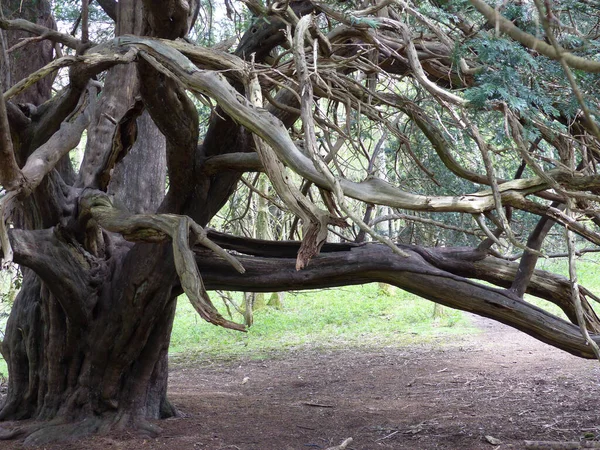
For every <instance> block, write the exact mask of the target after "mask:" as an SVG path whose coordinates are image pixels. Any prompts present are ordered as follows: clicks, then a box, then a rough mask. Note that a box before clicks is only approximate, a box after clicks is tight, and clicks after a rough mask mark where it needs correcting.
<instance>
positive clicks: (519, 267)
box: [0, 0, 600, 443]
mask: <svg viewBox="0 0 600 450" xmlns="http://www.w3.org/2000/svg"><path fill="white" fill-rule="evenodd" d="M496 3H497V4H496ZM51 6H52V7H53V9H51ZM52 12H54V16H53V15H52ZM599 13H600V3H598V2H597V1H593V0H588V1H573V0H546V1H543V2H542V1H541V0H523V1H509V2H492V3H488V2H486V1H484V0H468V1H467V0H448V1H443V0H428V1H411V0H380V1H376V0H373V1H365V2H356V1H354V0H348V1H340V2H333V1H323V2H317V1H309V0H290V1H283V2H267V3H263V2H260V1H258V0H245V1H244V2H242V3H234V2H231V1H230V0H226V1H225V3H224V4H217V3H213V2H210V1H208V2H200V1H199V0H186V1H181V0H179V1H175V0H169V1H164V2H156V1H151V0H143V1H142V0H121V1H118V2H116V1H114V0H98V1H97V2H93V1H89V2H88V1H87V0H84V1H83V2H72V1H62V2H58V1H57V2H54V4H52V5H51V4H50V3H49V2H48V1H46V0H40V1H36V2H29V3H28V4H26V5H25V6H24V5H23V2H19V1H16V0H11V1H8V2H3V5H2V17H1V18H0V29H1V30H2V34H1V37H2V57H1V62H2V73H1V74H2V77H1V80H0V82H1V83H2V91H3V96H2V98H1V99H0V186H1V187H2V190H1V191H0V195H2V197H1V198H0V243H1V247H0V248H1V252H2V253H0V254H1V255H2V256H3V259H4V261H13V260H14V262H15V263H17V264H19V265H20V266H21V267H23V273H24V277H23V286H22V289H21V292H20V293H19V295H18V297H17V299H16V301H15V305H14V308H13V311H12V313H11V317H10V319H9V323H8V326H7V331H6V337H5V339H4V341H3V342H2V345H1V349H2V353H3V355H4V357H5V359H6V360H7V362H8V365H9V377H10V378H9V395H8V398H7V401H6V403H5V405H4V407H3V408H2V410H1V411H0V420H1V419H4V420H15V419H24V418H34V419H37V420H39V421H46V425H45V426H41V425H34V426H33V427H31V428H21V429H19V430H18V431H14V432H12V433H8V434H7V436H8V437H11V436H15V435H23V434H25V435H27V436H29V437H28V439H29V441H30V442H34V443H40V442H47V441H51V440H53V439H56V438H60V437H62V436H64V435H65V434H69V432H70V433H73V434H76V433H79V434H81V433H86V432H96V431H101V430H106V429H112V428H114V427H137V428H138V429H142V430H146V431H148V432H153V431H155V430H154V426H153V425H151V424H150V423H149V422H147V421H146V419H151V418H158V417H167V416H169V415H173V414H176V409H175V408H174V407H173V406H172V405H170V403H169V402H168V400H167V398H166V379H167V375H166V373H167V372H166V367H167V360H166V351H167V347H168V342H169V334H170V328H171V324H172V320H173V313H174V308H175V302H176V300H175V299H176V297H177V296H178V295H179V294H180V293H182V292H185V293H186V294H187V297H188V299H189V300H190V301H191V302H192V304H193V305H194V307H195V309H196V310H197V312H198V313H199V314H200V315H201V316H202V317H203V318H204V319H206V320H207V321H209V322H211V323H214V324H216V325H220V326H224V327H228V328H232V329H236V330H241V331H243V330H244V326H243V325H241V324H237V323H234V322H232V321H231V320H229V319H227V318H225V317H223V316H222V315H221V314H219V312H218V311H217V309H216V308H215V307H214V306H213V304H212V302H211V299H210V296H209V295H208V293H207V290H211V289H225V290H244V291H255V292H270V291H277V290H287V289H309V288H316V287H328V286H341V285H347V284H357V283H364V282H369V281H380V282H386V283H390V284H393V285H396V286H398V287H400V288H402V289H405V290H407V291H410V292H413V293H415V294H417V295H419V296H422V297H424V298H427V299H429V300H432V301H434V302H438V303H440V304H443V305H446V306H450V307H453V308H458V309H462V310H465V311H471V312H474V313H477V314H480V315H483V316H486V317H490V318H493V319H495V320H498V321H501V322H503V323H505V324H508V325H511V326H513V327H515V328H518V329H520V330H522V331H524V332H525V333H528V334H530V335H532V336H534V337H536V338H538V339H540V340H542V341H544V342H546V343H548V344H550V345H553V346H556V347H559V348H561V349H563V350H565V351H568V352H570V353H572V354H575V355H578V356H581V357H585V358H592V357H595V356H597V355H598V343H600V320H599V318H598V316H597V315H596V313H595V312H594V309H593V307H592V305H591V302H597V301H599V300H600V298H599V297H598V296H596V295H595V294H594V293H593V292H591V291H590V290H589V289H586V288H585V287H584V286H581V285H579V284H578V281H577V270H576V260H577V256H579V255H581V254H582V253H587V252H595V251H596V250H597V248H598V247H597V246H598V244H600V230H599V229H598V226H599V225H600V209H599V203H598V200H599V199H600V197H599V195H600V177H599V176H598V174H597V168H598V164H599V163H600V129H599V126H598V114H599V106H600V104H599V100H598V99H599V98H600V97H599V93H600V86H599V80H600V79H599V78H598V77H599V75H598V74H599V73H600V57H599V56H600V40H599V36H600V32H599V29H600V14H599ZM57 22H58V24H59V25H60V27H58V28H57V26H56V25H57ZM59 29H60V30H61V31H59ZM66 29H68V31H65V30H66ZM57 74H58V78H55V77H56V76H57ZM53 85H54V89H55V90H54V91H53V90H52V89H53V88H52V86H53ZM82 136H84V137H85V139H84V142H85V150H84V152H83V158H82V161H81V163H80V164H79V163H78V164H74V162H73V161H72V159H73V158H71V157H70V156H73V155H74V153H75V150H74V149H76V147H77V146H78V144H79V142H80V140H81V139H82ZM259 174H264V175H259ZM265 177H266V178H265ZM261 180H262V181H261ZM257 197H258V198H259V199H260V201H261V202H262V209H261V212H262V215H261V214H258V215H254V216H252V217H251V218H250V221H246V222H244V221H243V220H242V219H243V218H244V217H248V212H249V211H251V210H252V207H251V205H252V203H253V202H254V201H255V200H254V199H255V198H257ZM261 221H262V222H264V223H263V225H261V226H260V228H261V229H265V227H266V228H271V231H270V232H269V233H266V234H265V233H263V232H260V233H257V231H256V229H255V228H256V227H257V226H258V224H259V223H261ZM561 255H562V256H565V257H567V258H568V261H569V276H568V277H565V276H562V275H559V274H556V273H551V272H548V271H544V270H540V269H539V268H537V263H538V261H539V259H540V258H547V257H554V256H561ZM484 282H485V283H484ZM526 294H530V295H532V296H535V297H539V298H541V299H544V300H547V301H549V302H552V303H555V304H556V305H558V306H559V307H560V308H561V309H562V310H563V311H564V313H565V315H566V317H567V319H563V318H560V317H558V316H556V315H554V314H551V313H550V312H547V311H545V310H542V309H540V308H538V307H536V306H534V305H533V304H531V303H530V302H529V301H528V300H527V298H526V297H525V295H526ZM48 423H49V424H48ZM82 423H84V424H85V426H84V427H83V428H82V425H81V424H82ZM73 424H75V425H73ZM70 427H72V428H70Z"/></svg>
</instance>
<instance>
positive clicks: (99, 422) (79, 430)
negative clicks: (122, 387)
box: [0, 413, 161, 447]
mask: <svg viewBox="0 0 600 450" xmlns="http://www.w3.org/2000/svg"><path fill="white" fill-rule="evenodd" d="M123 430H128V431H133V432H134V433H138V434H140V435H142V436H147V437H156V436H157V435H158V434H159V433H160V431H161V428H160V427H158V426H157V425H154V424H153V423H151V422H149V421H148V420H146V419H141V418H136V417H134V416H133V415H132V414H130V413H121V414H118V415H116V416H112V417H108V418H100V417H87V418H85V419H83V420H79V421H76V422H66V421H65V420H64V419H57V420H53V421H50V422H35V423H32V424H30V425H25V426H19V427H16V428H14V429H12V430H5V431H4V430H0V440H12V439H24V440H23V445H25V446H29V447H35V446H40V445H47V444H51V443H56V442H67V441H74V440H78V439H83V438H85V437H87V436H90V435H92V434H108V433H110V432H114V431H123Z"/></svg>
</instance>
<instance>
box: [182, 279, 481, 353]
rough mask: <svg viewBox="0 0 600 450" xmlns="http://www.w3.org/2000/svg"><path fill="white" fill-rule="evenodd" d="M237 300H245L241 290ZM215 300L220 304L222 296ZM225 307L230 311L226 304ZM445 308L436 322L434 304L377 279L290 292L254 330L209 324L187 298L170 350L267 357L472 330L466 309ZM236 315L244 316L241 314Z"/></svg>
mask: <svg viewBox="0 0 600 450" xmlns="http://www.w3.org/2000/svg"><path fill="white" fill-rule="evenodd" d="M234 300H235V301H236V302H237V303H238V304H239V303H241V294H240V295H237V296H235V297H234ZM213 301H214V303H215V304H217V303H220V300H219V299H218V298H217V297H216V295H214V296H213ZM220 309H221V312H222V313H224V311H223V309H224V308H220ZM444 312H445V314H444V316H443V317H442V318H440V319H437V320H434V319H433V303H431V302H428V301H426V300H423V299H420V298H419V297H416V296H414V295H412V294H408V293H406V292H404V291H400V290H396V291H395V292H394V293H393V294H392V295H389V294H387V293H386V292H383V291H381V290H380V289H379V286H378V285H377V284H376V283H371V284H366V285H363V286H351V287H345V288H337V289H328V290H318V291H306V292H302V293H288V294H287V295H286V297H285V300H284V307H283V309H281V310H277V309H274V308H264V309H261V310H258V311H256V312H255V320H254V325H253V326H252V327H250V329H249V331H248V333H239V332H234V331H229V330H225V329H222V328H217V327H215V326H213V325H210V324H208V323H206V322H204V321H203V320H202V319H200V318H199V317H198V315H197V314H196V313H195V312H194V310H193V308H192V307H191V306H190V305H189V303H188V302H187V300H186V299H185V298H184V297H183V298H180V299H179V303H178V305H177V314H176V317H175V323H174V326H173V333H172V336H171V349H170V352H171V355H172V356H174V357H175V359H176V360H177V359H179V358H180V357H181V358H185V359H188V358H189V359H195V358H199V357H202V356H210V357H219V358H230V357H236V356H242V355H245V356H250V357H264V356H266V355H268V354H270V353H273V352H278V351H281V350H285V349H289V348H298V347H311V348H342V347H343V348H348V347H381V346H389V345H409V344H413V343H415V342H423V341H427V340H431V339H433V338H435V337H438V336H440V335H449V334H459V333H465V332H468V331H469V330H470V328H469V326H468V323H467V321H466V319H465V318H464V315H463V313H461V312H460V311H455V310H450V309H445V311H444ZM233 319H234V320H236V321H239V322H241V321H242V320H243V319H242V317H241V315H239V314H237V313H235V314H234V317H233ZM261 355H262V356H261Z"/></svg>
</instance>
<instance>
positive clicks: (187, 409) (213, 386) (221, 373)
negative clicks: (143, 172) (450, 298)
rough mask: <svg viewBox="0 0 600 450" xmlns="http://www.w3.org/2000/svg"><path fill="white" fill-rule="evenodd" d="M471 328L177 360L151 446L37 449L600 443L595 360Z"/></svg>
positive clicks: (126, 439) (128, 442)
mask: <svg viewBox="0 0 600 450" xmlns="http://www.w3.org/2000/svg"><path fill="white" fill-rule="evenodd" d="M472 320H473V321H474V324H475V325H476V326H477V327H478V328H480V329H481V330H482V332H481V333H475V334H466V335H460V336H455V335H454V336H451V337H446V338H443V340H442V338H439V339H435V340H433V341H432V342H428V343H426V344H420V345H418V346H411V347H410V348H398V347H394V348H390V347H386V348H377V349H340V350H317V349H310V348H305V349H298V350H290V351H287V352H285V353H281V352H280V353H276V354H273V355H272V356H270V357H268V358H266V359H265V358H261V359H251V358H247V357H246V358H236V359H234V360H229V361H212V362H210V361H205V362H200V363H199V362H197V361H194V362H191V361H187V362H186V361H183V360H181V359H178V360H177V361H175V364H172V370H171V378H170V385H169V395H170V399H171V400H172V402H173V403H174V404H175V405H176V406H177V407H178V408H179V409H180V410H181V412H182V413H183V417H181V418H176V419H169V420H165V421H161V422H160V426H161V427H162V429H163V432H162V434H161V435H160V436H159V437H158V438H156V439H148V438H140V437H139V436H135V435H130V434H121V435H112V436H97V437H94V438H90V439H86V440H84V441H78V442H73V443H70V444H63V445H60V446H45V447H44V448H47V449H51V450H58V449H61V450H76V449H86V450H112V449H114V450H134V449H135V450H137V449H150V450H157V449H176V450H187V449H190V450H191V449H207V450H218V449H238V450H288V449H289V450H317V449H326V448H328V447H331V446H335V445H338V444H340V443H341V442H342V441H343V440H345V439H346V438H349V437H352V438H353V442H352V443H351V444H350V445H348V447H347V449H348V450H351V449H355V450H358V449H361V450H363V449H364V450H367V449H411V450H417V449H424V450H429V449H460V450H470V449H490V450H492V449H496V450H503V449H508V448H515V449H519V448H524V441H525V440H539V441H579V440H581V439H600V417H599V415H598V411H600V395H599V394H600V392H599V387H600V386H599V381H600V364H599V363H598V362H597V361H586V360H582V359H579V358H576V357H573V356H570V355H568V354H566V353H564V352H562V351H559V350H556V349H553V348H551V347H549V346H547V345H544V344H542V343H540V342H538V341H536V340H534V339H532V338H530V337H528V336H526V335H524V334H522V333H520V332H517V331H515V330H513V329H511V328H509V327H506V326H503V325H501V324H497V323H495V322H491V321H488V320H485V319H481V318H475V317H474V318H473V319H472ZM446 339H451V340H452V341H451V342H449V341H447V340H446ZM486 437H487V438H486ZM494 439H496V440H497V441H496V440H494ZM490 441H491V442H490ZM0 448H1V449H3V450H4V449H6V450H9V449H10V450H17V449H20V448H22V447H21V445H20V444H19V443H17V442H10V443H8V442H0Z"/></svg>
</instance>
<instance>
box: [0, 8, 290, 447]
mask: <svg viewBox="0 0 600 450" xmlns="http://www.w3.org/2000/svg"><path fill="white" fill-rule="evenodd" d="M167 3H170V2H165V4H164V5H163V4H162V3H157V2H141V1H135V0H121V1H119V2H118V4H117V12H116V15H117V34H125V33H130V34H137V35H151V36H158V37H165V38H176V37H181V32H179V34H178V35H173V33H174V31H173V30H180V31H181V30H184V29H187V28H186V27H187V26H189V21H190V20H192V18H190V17H185V16H182V17H179V18H176V17H175V16H169V17H168V19H169V20H167V21H164V20H163V19H164V18H165V17H166V16H165V14H162V15H161V13H164V12H165V11H166V10H168V11H169V14H175V13H176V12H177V7H178V6H177V5H178V4H177V5H171V6H172V7H171V6H169V5H167ZM174 3H176V2H174ZM145 8H148V9H145ZM154 9H156V11H154ZM194 10H195V8H191V9H190V10H189V11H188V13H190V14H192V13H193V11H194ZM173 11H175V13H174V12H173ZM151 16H153V17H154V18H153V17H151ZM163 16H164V17H163ZM175 19H178V20H181V21H182V23H184V24H185V23H186V21H187V23H188V25H186V26H184V25H182V24H181V23H179V25H178V26H174V24H173V21H174V20H175ZM271 26H272V25H271ZM176 34H177V33H176ZM248 36H249V38H246V39H244V40H243V42H244V44H243V48H244V49H249V50H252V49H253V48H260V47H262V46H264V45H265V44H264V42H263V41H260V40H257V39H255V38H254V37H253V36H252V35H251V34H249V35H248ZM280 37H281V38H283V35H281V36H280ZM272 45H276V43H273V44H272ZM266 54H268V51H267V52H266ZM141 68H142V70H140V71H139V72H136V68H135V67H133V66H120V67H116V68H114V69H112V70H111V71H109V72H108V74H107V77H106V81H105V84H104V88H103V91H102V97H101V99H100V101H99V104H98V107H97V111H96V114H95V115H94V120H93V121H92V123H91V125H90V129H89V131H88V148H87V149H86V155H85V158H84V161H83V163H82V168H81V171H80V173H79V179H78V180H73V182H72V183H71V182H67V183H66V182H65V179H64V178H63V177H61V175H60V174H54V175H51V176H49V177H47V178H48V179H47V181H45V182H44V183H43V184H42V185H40V187H39V188H38V191H39V192H36V193H35V194H34V195H33V196H32V197H31V201H28V203H27V204H25V205H24V207H23V213H22V217H23V219H21V220H20V223H19V225H20V226H19V230H11V231H12V232H11V244H12V246H13V249H14V250H15V262H17V263H18V264H21V265H23V266H25V267H29V268H30V269H26V270H25V280H24V283H23V289H22V291H21V293H20V294H19V296H18V298H17V299H16V301H15V304H14V307H13V310H12V313H11V316H10V318H9V321H8V325H7V330H6V335H5V339H4V341H3V342H2V345H1V346H0V350H1V351H2V353H3V355H4V357H5V359H6V361H7V363H8V368H9V390H8V396H7V399H6V401H5V403H4V405H2V408H1V409H0V420H4V421H10V420H21V419H34V421H33V422H32V424H31V425H27V426H25V427H22V428H18V429H16V430H12V431H8V432H6V433H4V434H1V433H0V438H2V437H4V438H11V437H17V436H24V437H26V442H27V443H32V444H43V443H46V442H50V441H54V440H65V439H69V438H70V437H74V438H77V437H81V436H83V435H86V434H89V433H94V432H102V431H107V430H111V429H125V428H127V429H137V430H138V431H142V432H143V431H145V432H148V433H154V432H155V431H156V426H155V425H153V424H151V422H149V420H152V419H159V418H164V417H168V416H172V415H174V414H176V411H175V409H174V408H173V407H172V406H171V405H170V404H169V402H168V401H167V397H166V391H167V375H168V365H167V351H168V346H169V340H170V333H171V327H172V323H173V318H174V312H175V303H176V300H175V299H176V294H177V292H174V291H173V288H174V287H176V286H177V283H176V281H177V279H178V277H177V273H176V270H175V264H174V255H173V251H172V248H171V244H170V243H163V244H141V243H138V244H135V245H134V244H132V243H130V242H127V241H125V240H124V239H123V238H122V237H121V236H120V235H118V234H114V233H109V232H107V231H105V230H101V229H99V228H98V227H97V225H96V224H94V223H93V221H90V220H89V219H90V218H89V217H85V216H82V215H81V214H80V212H79V209H80V205H79V203H78V200H77V199H78V197H79V196H80V195H81V193H82V190H81V189H82V188H94V189H101V190H108V191H109V192H110V193H111V194H114V196H115V202H118V203H120V204H121V205H122V206H123V207H125V208H127V209H129V211H131V212H134V213H146V212H151V213H152V212H155V211H157V210H158V209H160V210H161V211H162V212H168V213H174V214H187V215H189V216H190V217H191V218H192V219H194V220H195V221H196V222H198V223H199V224H200V225H205V224H206V223H207V222H208V220H210V218H211V217H212V216H213V215H214V214H215V213H216V212H217V211H218V210H219V208H220V207H221V206H222V204H223V203H224V202H225V201H226V200H227V198H228V197H229V195H230V193H231V192H232V190H233V189H234V187H235V184H236V183H237V180H238V179H239V176H240V173H239V172H236V171H224V172H222V173H219V174H217V175H214V176H211V177H207V176H206V175H205V174H204V173H203V172H202V164H203V162H204V160H205V159H206V157H207V156H211V155H219V154H222V153H227V152H231V151H239V149H240V148H242V149H246V150H248V149H249V144H248V140H247V132H246V131H244V130H243V128H242V127H241V126H239V125H237V124H236V123H235V122H234V121H233V120H231V119H230V118H228V117H225V118H223V117H222V116H223V114H221V116H216V115H215V117H214V118H213V121H212V123H211V126H210V129H209V132H208V133H207V135H206V136H205V139H204V144H203V146H201V147H198V146H197V142H198V136H197V130H198V123H197V117H196V111H195V108H194V107H193V105H192V104H191V102H190V101H189V99H187V96H186V95H185V93H183V91H181V90H180V88H179V87H178V86H177V85H171V84H169V83H165V82H164V80H163V79H162V77H161V76H160V75H157V74H156V73H154V69H152V68H151V67H149V66H147V65H144V66H141ZM140 94H141V97H142V99H143V102H144V106H145V108H146V111H147V112H148V113H149V114H148V113H146V112H142V110H143V108H141V107H140V104H139V102H138V99H139V96H140ZM73 106H74V105H73ZM136 122H137V129H138V133H136V132H135V127H134V126H133V124H134V123H136ZM152 122H154V123H156V124H157V125H158V129H160V130H161V131H162V132H163V133H164V134H165V136H166V142H165V138H164V137H163V136H162V135H161V133H160V132H159V131H158V130H157V128H156V126H155V125H154V123H152ZM58 123H60V121H59V122H58ZM34 125H35V120H34ZM34 129H35V127H34V126H33V125H32V126H31V127H30V129H29V130H28V132H29V131H31V133H33V131H34ZM136 134H137V136H138V141H137V143H136V144H135V145H133V146H132V148H131V149H130V148H129V147H130V146H131V144H133V142H134V141H135V136H136ZM45 135H49V133H48V132H47V131H46V132H45ZM36 137H37V136H33V137H31V136H30V139H28V140H23V141H22V142H24V143H25V144H27V145H28V146H29V147H30V148H25V144H23V145H22V146H21V147H23V148H19V149H17V151H18V153H19V154H22V155H25V156H26V155H28V154H30V153H31V151H32V150H34V149H35V148H36V145H37V146H39V145H40V142H39V139H38V140H36ZM46 139H47V137H46ZM42 141H43V139H42ZM232 143H233V144H239V145H231V144H232ZM165 147H166V155H167V156H166V158H165ZM117 163H118V164H119V165H118V166H117ZM167 170H168V171H169V182H170V186H169V189H170V190H169V193H170V195H168V196H167V197H166V198H164V189H165V174H166V172H167ZM194 172H195V173H194ZM192 179H193V180H203V181H199V182H198V185H197V186H195V187H194V186H193V185H191V184H190V181H191V180H192ZM70 185H73V187H71V186H70ZM192 187H194V189H193V191H192V189H191V188H192ZM48 199H52V201H51V202H48V201H47V200H48ZM42 208H46V209H47V210H43V211H42Z"/></svg>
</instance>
